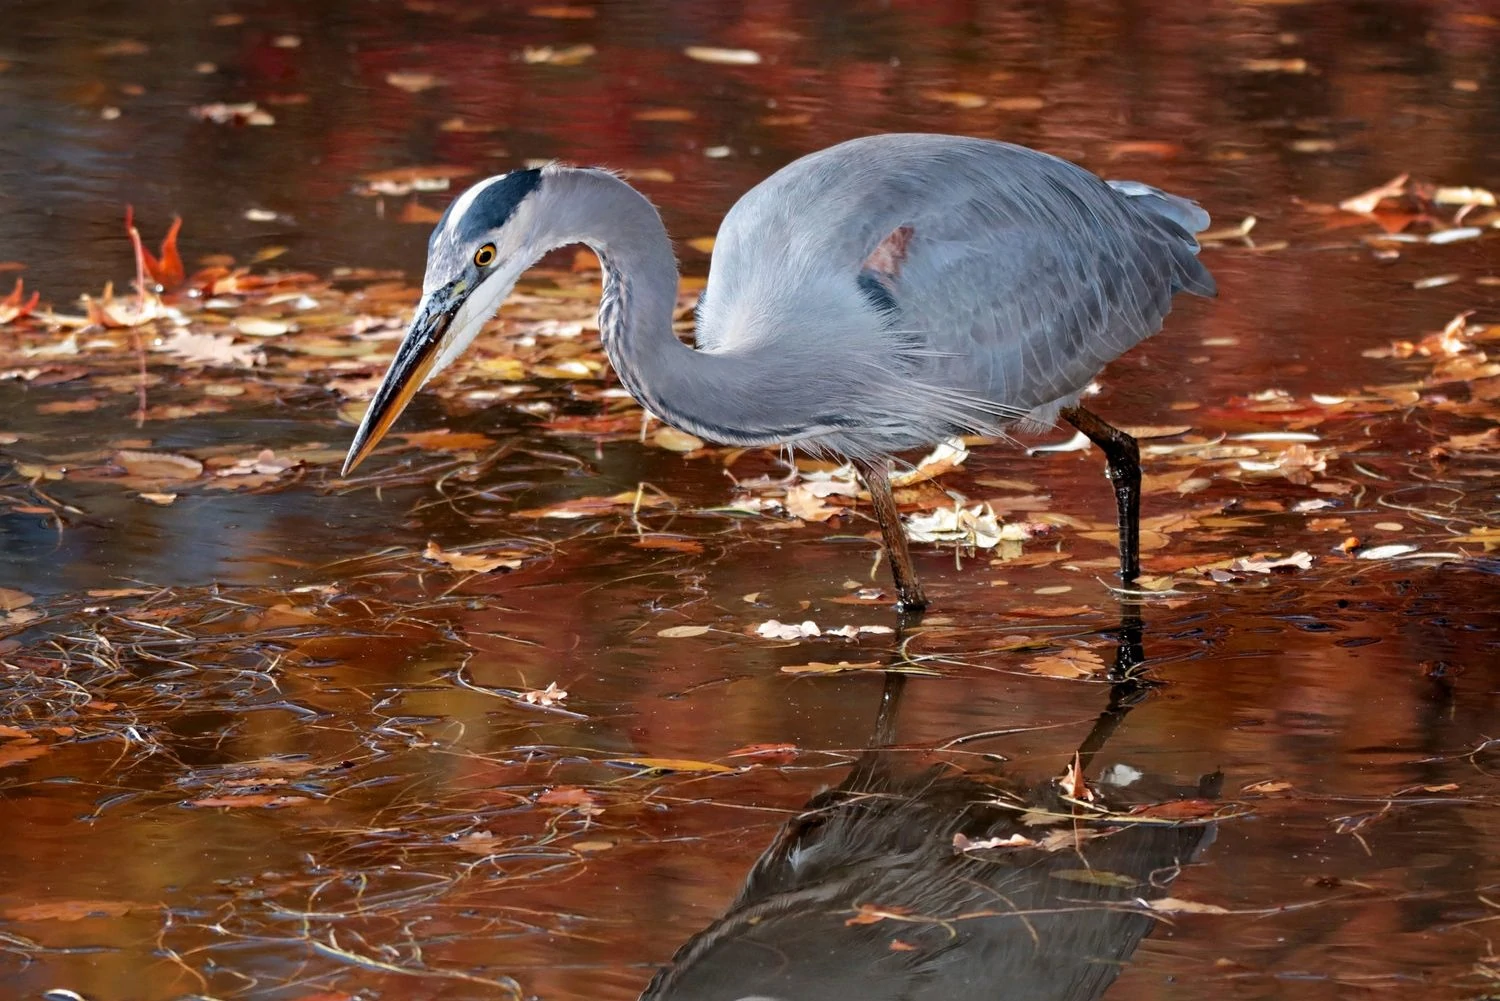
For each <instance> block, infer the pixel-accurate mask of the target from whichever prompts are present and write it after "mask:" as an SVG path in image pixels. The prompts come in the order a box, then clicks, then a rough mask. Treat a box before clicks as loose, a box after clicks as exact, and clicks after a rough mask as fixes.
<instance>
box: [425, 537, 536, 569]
mask: <svg viewBox="0 0 1500 1001" xmlns="http://www.w3.org/2000/svg"><path fill="white" fill-rule="evenodd" d="M523 555H524V554H521V553H515V552H501V553H491V554H489V555H485V554H483V553H460V552H457V551H449V550H445V549H443V548H441V547H440V546H439V545H438V544H437V543H436V542H431V541H429V542H428V543H427V548H426V549H424V550H423V551H422V556H423V558H424V559H428V560H431V561H433V562H434V563H442V564H444V565H446V566H450V567H452V568H453V569H455V570H462V571H465V572H469V573H490V572H491V571H494V570H499V569H501V568H504V569H506V570H515V569H518V568H519V567H520V566H521V563H522V562H523V560H522V557H523Z"/></svg>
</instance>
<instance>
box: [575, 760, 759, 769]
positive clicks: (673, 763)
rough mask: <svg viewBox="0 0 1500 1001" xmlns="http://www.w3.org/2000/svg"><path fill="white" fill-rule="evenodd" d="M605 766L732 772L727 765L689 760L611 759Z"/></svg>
mask: <svg viewBox="0 0 1500 1001" xmlns="http://www.w3.org/2000/svg"><path fill="white" fill-rule="evenodd" d="M605 764H610V765H633V766H634V767H636V768H649V769H651V770H652V771H660V772H732V771H734V769H733V768H730V767H728V766H727V765H716V764H714V763H713V762H712V761H692V760H690V759H687V758H610V759H609V760H608V761H607V762H605Z"/></svg>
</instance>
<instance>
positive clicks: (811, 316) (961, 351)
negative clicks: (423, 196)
mask: <svg viewBox="0 0 1500 1001" xmlns="http://www.w3.org/2000/svg"><path fill="white" fill-rule="evenodd" d="M1207 225H1208V215H1207V214H1206V213H1205V212H1204V211H1203V210H1202V209H1200V208H1198V206H1197V205H1195V204H1193V203H1192V202H1189V201H1187V200H1186V199H1183V198H1178V197H1177V196H1175V195H1169V194H1166V193H1164V192H1161V191H1158V190H1157V189H1155V188H1151V187H1147V186H1146V185H1144V184H1138V183H1136V182H1133V181H1110V182H1108V183H1106V182H1104V181H1101V180H1100V179H1099V178H1097V177H1095V176H1094V175H1093V174H1090V173H1088V172H1087V171H1085V170H1083V169H1082V168H1080V167H1077V166H1074V165H1073V164H1071V163H1068V162H1067V161H1064V160H1059V159H1057V158H1055V157H1051V156H1048V155H1046V154H1043V153H1038V152H1036V151H1034V150H1029V149H1025V148H1023V147H1020V146H1012V145H1008V144H1005V143H997V142H988V141H984V140H979V139H967V138H960V137H956V136H936V135H883V136H871V137H868V138H865V139H856V140H853V141H851V142H846V143H842V144H840V145H837V146H833V147H830V148H828V149H825V150H822V151H821V152H818V153H813V154H811V155H809V156H806V157H803V158H802V159H800V160H798V161H796V162H795V163H793V164H791V165H789V166H787V167H784V168H783V169H782V170H780V171H778V172H777V173H775V174H773V175H772V176H771V177H770V178H768V179H767V180H765V181H763V182H762V183H761V184H759V185H757V186H756V187H755V188H753V189H752V190H751V191H750V192H748V193H747V194H746V195H745V196H744V197H743V198H741V199H740V200H739V202H738V203H737V204H736V205H735V206H734V208H733V209H731V210H730V212H729V215H728V216H726V217H725V219H724V224H723V226H722V227H720V230H719V235H718V238H717V242H716V243H715V244H714V251H713V263H712V267H711V268H710V271H709V276H708V286H707V288H706V289H705V292H704V295H703V297H702V298H700V299H699V303H698V331H697V345H698V350H696V351H694V350H692V349H690V348H688V347H687V346H685V345H684V344H683V343H682V342H680V341H679V340H678V339H677V337H676V336H675V334H674V333H673V331H672V316H673V312H674V308H675V305H676V299H677V265H676V262H675V261H674V260H673V257H672V244H671V241H670V240H669V239H668V237H667V231H666V229H665V228H664V227H663V226H662V223H661V219H660V217H659V216H658V215H657V213H656V209H655V208H653V207H652V206H651V203H650V202H648V201H646V199H645V198H644V197H642V196H641V195H640V194H639V193H638V192H636V191H635V190H634V189H632V188H631V187H630V186H629V185H627V184H626V183H625V182H624V181H621V180H620V179H619V178H618V177H616V176H615V175H613V174H611V173H608V172H607V171H604V170H581V169H574V168H568V167H558V166H552V167H545V168H543V169H540V170H522V171H516V172H514V173H510V174H504V175H501V176H498V177H491V178H489V179H488V180H484V181H481V182H480V183H478V184H476V185H474V186H473V187H471V188H469V189H468V190H467V191H465V192H464V193H463V194H462V195H460V196H459V197H458V199H457V200H455V201H454V202H453V204H452V205H450V206H449V207H448V211H447V212H446V213H444V215H443V218H442V220H441V221H439V223H438V224H437V228H436V229H435V230H434V231H433V233H432V237H431V240H430V241H429V243H428V252H427V275H426V278H425V280H424V282H423V286H422V301H421V303H420V304H419V305H418V307H417V313H416V318H415V319H414V320H413V322H412V326H411V330H410V331H409V332H408V334H407V335H406V339H405V340H404V341H402V343H401V346H400V348H399V349H398V351H397V354H396V358H395V360H394V361H392V362H391V366H390V369H389V370H388V371H387V372H386V375H385V379H384V381H383V382H382V383H381V385H380V388H379V389H378V390H377V391H376V394H375V398H374V400H373V401H372V402H371V404H370V408H369V410H368V412H367V413H366V414H365V418H364V421H363V423H361V425H360V428H359V431H358V433H357V434H356V436H355V439H354V444H353V446H352V447H351V448H350V450H349V458H348V460H347V462H346V463H345V466H344V471H345V473H347V472H348V471H349V470H350V469H352V468H353V467H354V466H355V465H357V464H358V463H359V462H360V460H361V459H363V458H364V457H365V456H366V455H367V454H368V453H369V452H370V450H371V449H373V448H374V447H375V444H376V443H377V442H379V441H380V439H381V437H382V436H383V435H384V434H385V432H386V430H387V429H388V428H389V427H390V426H391V424H392V422H394V421H395V419H396V417H397V416H398V415H399V414H400V413H401V411H402V409H403V408H404V407H405V406H406V404H407V402H408V401H409V400H410V399H411V397H412V395H413V394H414V393H415V392H416V390H417V389H418V388H419V387H420V386H421V385H422V383H423V382H425V381H426V380H427V379H429V378H431V377H432V376H433V375H434V374H435V373H437V372H438V371H440V370H441V369H442V368H443V367H444V366H445V365H447V364H448V363H450V362H451V361H453V359H454V358H455V357H457V356H458V355H459V354H460V353H461V352H462V351H463V350H464V348H465V347H467V346H468V344H469V343H470V342H471V341H472V340H473V339H474V337H475V335H476V334H478V332H479V329H480V327H481V326H483V324H484V323H485V321H487V320H488V319H489V318H490V316H491V315H492V314H493V313H494V312H495V311H496V310H497V309H498V308H499V306H500V303H501V301H502V300H504V299H505V297H506V296H507V295H509V294H510V291H511V289H512V288H513V287H514V286H515V283H516V280H517V279H518V278H519V277H520V275H521V273H522V272H524V271H525V270H526V269H527V268H529V267H530V266H531V265H532V264H533V263H534V262H535V261H536V260H537V259H538V258H539V257H540V256H541V255H542V254H544V253H545V252H547V251H548V250H551V249H553V248H556V247H560V246H564V245H566V244H571V243H583V244H587V245H588V246H590V247H591V248H593V249H594V251H595V252H597V253H598V255H599V260H600V262H601V264H602V266H603V269H604V293H603V299H602V301H601V303H600V307H599V332H600V335H601V336H602V338H603V340H604V349H605V351H606V353H607V354H608V355H609V359H610V362H611V363H612V364H613V365H614V368H615V371H616V372H617V373H618V374H619V376H620V381H621V382H623V383H624V385H625V387H626V388H627V389H628V390H630V392H631V393H632V394H633V395H634V396H635V397H636V399H637V400H639V401H640V402H641V404H642V405H643V406H645V407H646V408H647V409H648V410H650V411H651V412H652V413H653V414H655V415H657V416H658V417H660V418H661V419H662V420H664V421H666V422H667V423H669V424H672V425H675V426H676V427H679V428H681V429H683V430H686V431H691V432H693V433H694V434H696V435H699V436H701V437H703V438H706V439H708V440H710V441H716V442H722V443H725V444H734V445H795V446H799V447H802V448H806V449H811V450H821V451H827V452H832V453H836V454H839V455H843V456H847V457H849V458H850V459H852V460H853V461H854V463H855V464H856V466H857V468H858V469H859V471H860V474H861V476H862V477H863V478H864V481H865V483H866V485H867V486H868V488H869V491H870V496H871V498H872V499H873V501H874V506H875V514H876V516H877V518H878V520H879V522H880V528H881V531H882V533H883V536H884V539H885V543H886V547H887V549H888V550H889V552H890V556H891V565H892V570H893V572H894V574H895V581H896V590H897V593H898V596H899V599H900V601H901V604H902V606H903V607H906V608H909V609H913V610H917V609H920V608H921V607H922V606H923V605H924V604H925V599H924V597H923V594H922V589H921V586H920V584H919V583H918V581H917V579H916V575H915V573H914V571H913V568H912V565H911V557H910V554H909V553H908V552H907V546H906V536H905V533H904V532H903V530H902V528H901V523H900V518H899V516H898V515H897V513H896V505H895V501H894V499H893V498H892V496H891V488H890V483H889V479H888V476H887V474H888V471H889V469H890V465H891V458H890V457H891V456H892V455H893V454H895V453H897V452H900V451H903V450H906V449H912V448H917V447H921V446H929V445H932V444H934V443H936V442H938V441H941V440H943V439H944V438H947V437H949V436H951V435H953V434H955V433H969V432H973V433H981V434H999V433H1001V429H1002V428H1004V427H1005V426H1006V425H1008V424H1011V423H1013V422H1016V421H1022V420H1029V421H1034V422H1042V423H1051V422H1052V421H1053V420H1054V419H1055V418H1056V417H1057V416H1059V415H1061V416H1062V417H1063V418H1064V419H1066V420H1067V421H1069V422H1070V423H1072V424H1073V425H1074V426H1076V427H1077V428H1078V429H1079V430H1080V431H1082V432H1083V433H1084V434H1085V435H1087V436H1088V437H1089V438H1090V439H1091V440H1092V441H1094V442H1095V443H1096V444H1098V445H1099V447H1100V449H1101V450H1102V451H1103V452H1104V454H1105V456H1106V458H1107V459H1108V463H1109V475H1110V478H1111V479H1112V480H1113V481H1114V485H1115V494H1116V500H1117V503H1118V506H1119V517H1120V560H1121V566H1120V570H1121V574H1122V575H1123V576H1124V577H1125V578H1126V579H1127V580H1129V579H1132V578H1134V577H1135V576H1136V573H1137V571H1138V559H1137V549H1138V539H1139V526H1138V522H1139V507H1140V497H1139V494H1140V469H1139V458H1138V452H1137V449H1136V444H1135V441H1134V440H1133V439H1132V438H1131V437H1130V436H1129V435H1127V434H1124V433H1123V432H1121V431H1119V430H1117V429H1116V428H1113V427H1111V426H1110V425H1108V424H1106V423H1105V422H1104V421H1103V420H1101V419H1100V418H1098V417H1097V416H1095V415H1094V414H1093V413H1091V412H1089V411H1088V410H1085V409H1084V408H1083V407H1082V406H1080V405H1079V404H1078V398H1079V395H1080V393H1081V392H1082V391H1083V390H1084V388H1085V387H1086V386H1087V385H1088V383H1089V381H1090V380H1091V379H1093V377H1094V376H1095V375H1097V374H1098V372H1099V370H1100V369H1101V368H1103V367H1104V366H1105V365H1106V364H1107V363H1108V362H1110V361H1111V360H1113V359H1114V358H1116V357H1118V356H1119V355H1121V354H1123V353H1124V352H1125V351H1127V350H1129V349H1130V348H1131V347H1133V346H1134V345H1135V344H1137V343H1138V342H1140V341H1141V340H1142V339H1144V338H1146V337H1148V336H1150V335H1151V334H1152V333H1154V332H1155V331H1156V330H1157V329H1159V328H1160V326H1161V323H1162V319H1163V318H1164V317H1165V316H1166V314H1167V312H1168V310H1169V309H1170V308H1171V300H1172V296H1173V295H1174V294H1175V293H1176V292H1178V291H1181V290H1184V289H1185V290H1187V291H1190V292H1196V293H1198V294H1200V295H1210V294H1212V293H1213V292H1214V281H1213V278H1212V277H1211V276H1210V275H1209V273H1208V271H1207V270H1206V269H1205V268H1204V267H1203V265H1202V264H1201V263H1200V262H1199V261H1198V259H1197V256H1196V254H1197V250H1198V244H1197V241H1196V240H1195V239H1194V238H1193V234H1194V233H1196V232H1198V231H1200V230H1202V229H1203V228H1204V227H1206V226H1207Z"/></svg>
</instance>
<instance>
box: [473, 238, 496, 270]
mask: <svg viewBox="0 0 1500 1001" xmlns="http://www.w3.org/2000/svg"><path fill="white" fill-rule="evenodd" d="M474 263H475V264H476V265H478V266H479V267H481V268H487V267H489V266H490V265H491V264H494V263H495V245H494V244H493V243H486V244H485V245H484V246H482V247H480V248H479V249H478V250H476V251H474Z"/></svg>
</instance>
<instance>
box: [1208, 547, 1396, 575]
mask: <svg viewBox="0 0 1500 1001" xmlns="http://www.w3.org/2000/svg"><path fill="white" fill-rule="evenodd" d="M1413 548H1415V547H1413ZM1312 564H1313V556H1312V554H1311V553H1308V552H1303V551H1300V550H1299V551H1297V552H1295V553H1293V554H1292V555H1290V556H1284V557H1274V556H1260V555H1255V556H1242V557H1240V558H1239V559H1237V560H1235V561H1234V562H1233V563H1231V564H1229V569H1230V570H1231V571H1233V572H1235V573H1270V572H1271V571H1272V570H1281V569H1293V570H1306V569H1308V568H1310V567H1311V566H1312Z"/></svg>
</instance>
